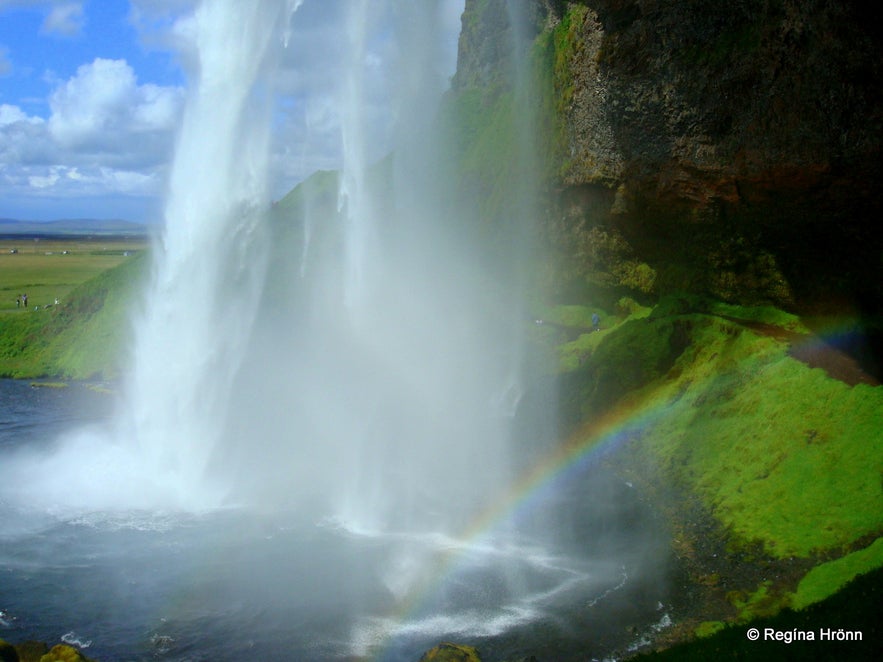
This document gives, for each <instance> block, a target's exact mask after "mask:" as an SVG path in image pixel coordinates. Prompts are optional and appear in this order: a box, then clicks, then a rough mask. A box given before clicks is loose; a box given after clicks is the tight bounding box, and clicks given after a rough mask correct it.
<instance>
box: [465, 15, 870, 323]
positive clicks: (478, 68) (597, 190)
mask: <svg viewBox="0 0 883 662" xmlns="http://www.w3.org/2000/svg"><path fill="white" fill-rule="evenodd" d="M520 4H522V3H507V2H506V0H467V1H466V7H465V12H464V15H463V30H462V34H461V39H460V50H459V62H458V70H457V74H456V76H455V77H454V81H453V82H454V85H453V89H454V92H453V94H454V95H455V96H460V97H463V96H469V95H470V94H472V95H475V94H476V90H484V92H483V94H484V95H485V105H486V107H491V105H492V103H491V102H490V101H488V100H487V99H489V98H499V97H500V96H501V95H502V94H504V92H501V91H500V90H505V88H506V86H507V85H508V84H509V76H508V74H507V72H509V71H511V70H512V67H511V66H509V65H510V61H511V57H512V56H511V44H512V43H513V40H512V34H513V26H512V22H513V20H514V19H513V12H512V7H511V5H520ZM525 6H529V10H527V11H521V12H520V17H521V18H520V20H522V21H523V22H524V24H525V25H524V26H522V27H523V28H524V29H526V30H532V31H533V34H534V35H535V36H536V40H535V42H534V50H533V53H532V55H533V59H534V62H535V64H536V65H537V66H538V67H539V68H540V69H542V70H544V72H545V76H546V78H545V79H544V78H543V77H542V75H541V76H539V78H538V79H537V80H539V81H540V82H539V84H538V85H537V86H536V88H535V94H534V98H535V99H536V101H537V110H538V111H541V112H539V113H538V117H542V118H545V119H544V121H545V123H546V125H545V126H544V127H541V130H540V131H539V132H538V133H539V135H540V136H541V138H542V140H543V143H542V148H541V152H542V154H541V159H540V162H541V163H542V164H543V168H542V169H541V171H540V172H538V184H539V187H540V189H541V190H542V191H543V192H544V193H545V194H546V198H545V204H544V206H543V218H542V219H541V221H540V223H541V234H542V236H543V238H544V240H545V241H546V242H547V244H548V246H549V247H550V248H552V249H554V250H555V251H556V252H557V253H558V256H559V259H560V265H559V266H560V267H562V268H559V270H558V271H559V274H558V277H559V283H558V285H559V287H560V288H562V291H563V292H568V293H570V294H573V293H576V292H580V291H584V290H585V287H586V285H587V284H588V285H590V286H595V287H599V286H606V287H608V288H610V287H612V288H619V289H625V290H631V291H632V293H633V294H638V295H642V294H643V295H644V296H654V297H655V296H657V295H659V294H664V293H666V292H669V291H674V290H692V291H696V292H700V293H703V294H711V295H714V296H716V297H719V298H722V299H725V300H728V301H734V302H743V303H761V302H769V303H774V304H777V305H780V306H784V307H788V308H791V309H794V310H799V311H812V312H822V311H831V312H833V311H836V312H840V311H843V310H850V311H856V310H858V311H860V312H864V313H868V312H871V313H879V312H880V311H881V310H883V285H881V283H883V279H880V278H879V275H880V273H881V268H883V240H881V236H883V231H881V224H880V222H879V221H880V216H881V214H880V212H881V205H880V196H879V195H878V182H879V181H880V177H881V174H883V168H881V157H880V139H881V135H883V132H881V129H883V111H881V103H880V101H881V90H883V87H881V85H880V83H879V80H880V79H881V74H883V58H881V43H883V42H881V37H880V34H879V32H878V31H877V30H878V28H877V25H876V21H874V20H873V18H872V17H871V16H870V15H866V14H864V13H863V11H864V10H862V9H860V5H859V4H858V3H851V2H826V1H823V0H799V1H798V0H733V1H732V2H727V3H719V2H712V1H711V0H690V1H687V2H684V1H682V0H584V1H582V2H564V1H561V0H533V1H532V2H530V3H525ZM543 81H546V82H547V83H548V84H546V83H544V82H543Z"/></svg>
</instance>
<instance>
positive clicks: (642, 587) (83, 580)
mask: <svg viewBox="0 0 883 662" xmlns="http://www.w3.org/2000/svg"><path fill="white" fill-rule="evenodd" d="M108 398H109V396H107V395H106V394H103V393H94V392H91V391H88V390H87V389H86V388H85V387H84V386H77V385H74V386H71V387H69V388H68V389H65V390H57V389H33V388H31V387H30V386H29V385H28V384H27V383H21V382H10V381H3V380H0V402H2V403H3V407H2V408H0V454H2V458H3V459H4V460H5V459H6V458H8V457H10V456H12V455H13V454H14V452H15V451H16V450H22V449H34V448H43V449H45V448H46V447H52V446H55V445H56V444H57V441H55V440H56V439H57V437H58V435H60V434H62V433H63V431H64V430H69V429H72V428H80V429H82V428H83V427H84V426H86V427H88V426H89V425H90V424H94V425H100V424H101V422H102V421H103V420H105V418H106V416H107V415H108V414H109V413H110V412H109V410H110V409H111V404H112V403H111V402H109V400H108ZM47 435H48V437H47ZM82 470H83V468H82V466H80V465H74V466H70V467H66V468H63V467H55V468H53V472H52V473H34V474H32V475H30V476H28V477H27V481H20V482H27V483H29V484H33V485H35V486H38V487H39V486H44V487H46V486H50V485H53V484H61V485H64V484H77V483H78V482H80V481H79V480H78V479H79V478H80V477H78V476H75V475H74V473H75V472H76V471H82ZM93 478H97V479H100V476H93ZM589 495H591V497H592V499H593V500H594V503H593V505H592V506H591V507H588V506H587V496H589ZM530 511H531V512H530V516H529V517H528V516H527V514H526V513H525V512H521V513H519V516H520V517H521V518H522V520H521V522H520V525H521V526H520V528H521V533H520V534H519V535H518V536H510V538H509V541H508V542H507V543H506V544H501V543H500V542H499V540H498V539H497V538H495V537H494V536H493V535H492V533H489V532H487V531H476V532H474V534H473V536H472V537H471V538H470V539H469V540H462V539H455V538H453V537H450V536H446V535H445V534H443V533H441V532H437V533H433V534H422V533H417V532H413V531H405V530H403V531H386V532H370V531H356V530H352V529H348V528H345V527H342V526H341V525H340V523H339V522H337V521H330V520H319V521H316V520H313V519H312V518H310V517H306V516H304V515H303V514H301V513H299V512H297V511H281V510H275V511H273V512H262V513H258V512H255V511H254V510H250V509H242V508H220V509H214V510H210V511H206V512H203V513H198V514H197V513H186V512H181V511H159V510H149V511H145V510H136V509H119V510H115V511H108V510H103V511H93V512H79V513H73V512H71V511H70V510H69V509H68V508H66V507H65V504H64V503H63V502H61V503H59V504H57V507H56V508H53V507H48V508H45V509H44V508H40V509H35V508H32V507H29V506H28V505H26V504H21V503H20V502H19V501H18V500H15V499H12V498H10V496H9V495H8V494H4V495H3V497H2V499H0V519H2V521H3V527H2V530H0V567H2V569H3V576H2V583H0V638H3V639H6V640H8V641H13V642H19V641H23V640H26V639H38V640H42V641H46V642H49V643H57V642H60V641H67V642H69V643H74V644H77V645H79V646H81V647H85V653H86V654H88V655H90V656H91V657H94V658H95V659H98V660H102V662H111V661H113V660H156V659H159V660H173V661H181V662H183V661H185V660H200V659H221V660H227V659H238V658H240V657H242V656H248V657H251V658H253V659H296V660H346V659H354V658H362V657H364V658H367V659H377V660H390V661H393V660H395V661H398V660H401V661H405V660H409V661H413V660H415V659H418V658H419V656H420V654H421V653H422V652H423V651H425V650H426V649H428V648H429V647H431V646H433V645H435V644H437V643H438V642H440V641H443V640H451V639H453V640H457V641H463V642H466V643H471V644H473V645H477V646H479V647H480V648H481V650H482V652H483V653H484V654H485V658H484V659H487V660H495V659H507V658H510V659H511V658H512V657H516V656H519V655H527V654H536V655H539V654H541V653H542V652H543V651H545V652H546V658H547V659H557V660H568V659H571V660H584V659H586V657H587V655H595V656H598V657H600V656H603V655H606V654H609V652H610V651H611V650H613V649H614V648H616V647H619V648H620V649H625V648H626V647H627V646H628V645H630V644H634V643H635V642H636V641H638V640H639V639H640V637H641V636H642V635H644V634H652V633H653V632H654V631H655V629H657V628H659V627H662V626H664V625H665V624H666V611H665V608H664V607H663V606H662V602H660V601H661V600H662V601H664V600H665V589H664V587H663V586H662V585H661V584H660V583H658V573H657V571H656V570H655V569H653V570H649V571H648V567H649V568H653V565H649V566H648V561H651V560H652V561H653V563H655V564H658V563H661V561H660V560H659V559H661V558H664V555H662V554H661V550H660V549H659V548H658V547H656V543H655V542H654V541H656V540H658V532H657V531H656V530H655V525H654V524H653V519H652V517H651V516H650V514H649V513H648V512H647V511H646V510H645V509H644V508H643V507H642V506H641V505H640V504H639V502H638V501H637V500H636V498H635V495H634V494H633V491H632V490H630V489H629V488H628V486H626V485H622V484H619V483H616V482H614V481H610V480H607V479H605V478H604V476H603V475H595V476H592V475H591V474H587V473H585V472H580V473H579V475H576V476H573V480H572V481H571V482H570V483H569V484H568V485H566V486H561V487H560V489H556V490H555V491H554V492H553V493H550V494H548V495H547V496H546V497H545V498H540V499H536V500H534V501H533V503H532V504H531V508H530ZM524 518H526V519H524ZM550 519H554V520H555V521H556V522H557V523H558V525H559V527H560V528H561V530H562V531H566V533H564V534H562V535H560V536H558V538H557V539H556V541H555V544H554V545H553V544H551V543H552V541H550V540H548V539H546V538H545V537H544V536H541V535H537V533H536V532H537V531H538V530H540V529H539V528H538V527H535V526H532V525H531V523H530V522H531V521H547V520H550ZM621 521H626V522H627V523H628V528H627V529H624V528H622V527H620V526H618V522H621ZM642 623H643V624H644V625H643V626H641V624H642ZM626 625H628V626H635V625H638V626H639V627H638V629H637V630H636V631H631V630H628V629H626V627H625V626H626Z"/></svg>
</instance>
